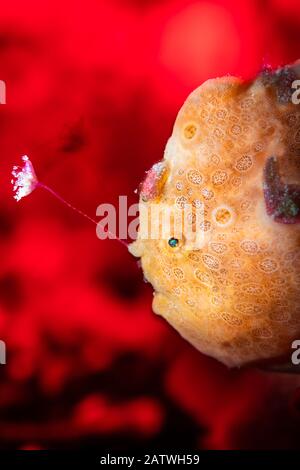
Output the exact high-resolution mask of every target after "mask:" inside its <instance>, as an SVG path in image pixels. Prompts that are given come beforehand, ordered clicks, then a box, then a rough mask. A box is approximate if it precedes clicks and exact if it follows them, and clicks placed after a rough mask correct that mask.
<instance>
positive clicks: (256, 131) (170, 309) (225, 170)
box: [13, 63, 300, 367]
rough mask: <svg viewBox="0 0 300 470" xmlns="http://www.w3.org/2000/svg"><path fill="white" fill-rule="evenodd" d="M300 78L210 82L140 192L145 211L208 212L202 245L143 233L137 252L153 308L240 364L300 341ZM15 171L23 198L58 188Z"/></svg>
mask: <svg viewBox="0 0 300 470" xmlns="http://www.w3.org/2000/svg"><path fill="white" fill-rule="evenodd" d="M299 78H300V65H299V63H296V64H293V65H289V66H285V67H282V68H280V69H277V70H271V69H269V68H266V69H265V70H264V71H263V72H261V73H260V74H259V75H258V76H257V77H256V78H255V79H254V80H253V81H251V82H249V81H247V82H244V81H242V80H240V79H238V78H235V77H229V76H227V77H223V78H217V79H213V80H208V81H207V82H205V83H204V84H202V85H201V86H200V87H199V88H197V89H196V90H195V91H194V92H193V93H192V94H191V95H190V96H189V97H188V99H187V100H186V102H185V103H184V105H183V107H182V108H181V110H180V111H179V113H178V116H177V118H176V121H175V125H174V128H173V133H172V135H171V137H170V139H169V141H168V143H167V146H166V149H165V153H164V158H163V159H162V160H161V161H160V162H158V163H156V164H155V165H154V166H153V167H152V169H151V170H150V171H149V172H148V173H147V175H146V178H145V180H144V182H143V183H142V184H141V188H140V207H141V206H142V205H143V210H145V208H146V211H147V210H148V209H149V210H150V207H151V208H152V207H153V205H154V206H155V205H160V204H164V205H167V206H170V207H174V206H176V207H177V208H178V209H179V210H184V208H185V207H186V206H187V205H189V206H190V207H192V208H194V209H195V210H196V208H198V209H199V207H200V208H201V210H202V215H203V220H202V222H201V224H200V225H199V226H197V227H196V231H201V232H202V235H203V243H202V244H201V247H199V246H198V244H196V243H195V244H194V243H193V239H189V240H187V239H185V237H184V236H182V237H177V236H175V235H174V234H173V235H172V236H170V237H169V238H168V239H165V238H164V237H160V238H156V239H152V238H145V237H143V236H142V233H141V231H139V233H138V237H137V239H136V240H135V241H134V242H133V243H131V244H130V246H129V251H130V252H131V253H132V254H133V255H134V256H136V257H139V258H140V259H141V266H142V269H143V272H144V276H145V278H146V279H147V280H148V281H149V282H150V283H151V284H152V286H153V288H154V299H153V310H154V312H155V313H157V314H159V315H161V316H163V317H164V318H165V319H166V320H167V321H168V322H169V323H170V324H171V325H172V326H173V327H174V328H175V329H176V330H177V331H178V332H179V333H180V334H181V335H182V336H183V337H184V338H185V339H186V340H188V341H189V342H190V343H191V344H193V345H194V346H195V347H196V348H197V349H198V350H200V351H201V352H202V353H204V354H207V355H210V356H212V357H214V358H216V359H218V360H219V361H221V362H222V363H224V364H226V365H227V366H229V367H234V366H242V365H245V364H249V363H253V362H257V361H262V360H267V359H277V358H280V357H284V356H286V355H287V354H289V353H290V351H291V344H292V342H293V340H294V339H297V338H300V288H299V286H300V253H299V246H300V105H298V104H295V102H294V100H293V93H294V92H295V89H294V88H293V86H294V83H295V81H297V80H299ZM23 159H24V157H23ZM13 175H14V192H15V197H16V199H17V200H19V199H21V198H22V197H24V196H27V195H28V194H30V193H31V192H32V191H33V190H34V189H35V188H36V187H38V186H42V187H44V188H45V189H47V190H48V191H50V192H51V193H52V194H53V193H54V192H53V191H52V190H51V189H50V188H48V187H46V186H44V185H41V183H39V182H38V181H37V179H36V176H35V173H34V170H33V167H32V165H31V163H30V161H29V160H28V158H27V159H25V160H24V165H23V167H22V168H21V169H18V168H15V169H14V174H13ZM56 196H57V195H56ZM58 197H59V199H62V198H61V197H60V196H58ZM63 202H65V201H63ZM67 204H68V203H67ZM68 205H69V204H68ZM71 207H72V206H71ZM72 208H73V207H72ZM75 210H76V209H75ZM79 212H80V211H79ZM150 220H151V218H150ZM93 222H95V221H93ZM156 223H157V224H158V225H159V226H160V229H163V228H164V227H162V224H163V223H164V222H163V220H162V219H160V218H159V219H156ZM191 223H193V214H192V217H191ZM159 233H162V230H161V231H160V232H159Z"/></svg>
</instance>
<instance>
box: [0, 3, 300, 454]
mask: <svg viewBox="0 0 300 470" xmlns="http://www.w3.org/2000/svg"><path fill="white" fill-rule="evenodd" d="M299 25H300V7H299V2H298V1H297V0H285V1H281V0H268V1H267V0H265V1H263V0H251V1H250V0H244V1H243V2H236V1H234V0H206V1H202V0H198V1H196V0H156V1H152V2H150V1H146V0H144V1H143V0H140V1H139V0H110V1H109V2H108V1H106V2H105V1H99V0H97V1H96V0H85V1H82V0H77V1H70V0H60V1H57V0H52V1H48V0H47V1H44V2H38V1H37V0H28V1H27V2H22V1H20V0H11V1H10V2H6V3H5V4H2V5H1V8H0V63H1V68H0V75H1V76H0V79H1V80H5V82H6V85H7V104H6V105H1V107H0V142H1V144H0V145H1V159H0V181H1V184H0V255H1V264H0V338H1V339H2V340H4V341H5V342H6V345H7V364H6V365H5V366H0V367H1V368H0V381H1V391H0V446H1V448H47V447H57V448H68V447H75V446H76V447H80V446H81V447H87V446H89V447H96V446H97V447H98V446H100V445H106V446H108V447H110V448H112V449H113V448H119V447H123V448H124V447H126V446H127V447H129V446H132V445H135V446H145V445H147V446H148V447H151V446H153V447H157V446H161V447H162V446H167V445H170V446H172V447H173V448H174V447H176V446H178V447H179V446H181V447H184V446H187V447H190V448H221V449H223V448H228V449H231V448H257V447H258V448H261V447H272V448H276V447H296V446H297V445H298V442H297V433H296V430H297V427H298V426H299V410H298V411H297V406H296V405H295V403H296V402H295V400H294V401H293V402H292V403H293V406H291V403H289V402H288V401H287V396H289V395H292V392H291V391H289V390H293V389H294V388H295V387H296V386H297V385H298V382H297V379H293V378H285V379H282V378H281V377H275V378H274V377H270V375H269V376H267V375H264V374H262V373H258V372H257V371H253V370H242V371H228V370H227V369H226V368H224V367H223V366H221V365H220V364H217V363H216V362H215V361H213V360H211V359H210V358H206V357H204V356H202V355H201V354H200V353H198V352H197V351H195V350H193V349H192V348H191V347H190V346H189V345H188V344H187V343H186V342H184V340H182V339H181V338H180V337H179V336H178V335H177V334H176V333H175V332H174V331H172V330H171V328H170V327H169V326H168V325H167V324H165V322H164V321H163V320H161V319H160V318H158V317H156V316H155V315H154V314H153V313H152V311H151V301H152V289H151V286H149V285H146V284H145V283H144V282H143V276H142V272H141V270H140V269H139V267H138V265H137V263H136V260H134V259H133V258H132V257H131V256H130V255H129V254H128V253H127V252H126V250H125V249H124V248H123V247H122V246H119V245H117V244H116V242H114V241H110V240H107V241H99V240H98V239H97V238H96V234H95V230H94V227H93V226H90V225H89V224H88V222H86V221H85V220H84V219H82V220H81V219H79V218H78V217H77V215H76V214H74V213H71V212H69V211H68V210H67V209H66V208H65V207H63V206H60V205H59V203H58V202H57V201H56V200H53V199H52V198H51V197H50V196H49V195H48V194H47V193H43V192H42V191H36V192H35V193H33V194H32V195H31V196H30V197H29V198H27V199H24V200H22V201H21V202H20V203H18V204H16V203H15V201H13V199H12V197H11V187H10V171H11V166H12V165H13V164H14V163H16V162H17V161H18V159H19V157H20V156H21V155H23V154H25V153H27V154H28V155H30V157H31V159H32V161H33V162H34V165H35V167H36V169H37V171H38V173H39V175H40V178H41V179H42V180H43V181H44V182H45V183H47V184H48V185H50V186H52V187H54V188H55V189H57V190H58V191H59V192H60V193H61V194H62V195H63V196H64V197H66V198H67V199H69V200H70V201H71V202H72V203H73V204H74V205H77V206H78V207H80V208H82V209H84V210H85V211H86V212H88V213H89V214H91V215H92V216H94V215H95V211H96V207H97V206H98V204H100V203H101V202H110V203H117V201H118V196H119V195H122V194H124V195H125V194H126V195H128V198H129V202H136V195H135V194H134V190H135V189H136V188H137V187H138V184H139V182H140V181H141V180H142V179H143V176H144V172H145V170H147V169H148V168H150V166H151V165H152V164H153V163H154V162H155V161H157V160H159V159H160V158H161V156H162V154H163V150H164V146H165V143H166V140H167V138H168V137H169V135H170V134H171V131H172V125H173V122H174V120H175V117H176V114H177V112H178V110H179V107H180V106H181V105H182V103H183V101H184V99H185V98H186V96H187V95H188V93H189V92H191V91H192V90H193V88H195V87H196V86H198V85H200V84H201V83H202V82H203V81H204V80H206V79H208V78H211V77H215V76H221V75H224V74H234V75H240V76H243V77H245V78H248V77H251V76H253V75H255V74H256V73H257V71H259V70H260V69H261V67H262V66H263V65H264V64H266V63H267V64H271V65H274V66H275V65H279V64H283V63H286V62H291V61H294V60H296V59H298V55H299V39H300V32H299V31H300V29H299Z"/></svg>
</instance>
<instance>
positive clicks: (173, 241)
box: [168, 238, 179, 248]
mask: <svg viewBox="0 0 300 470" xmlns="http://www.w3.org/2000/svg"><path fill="white" fill-rule="evenodd" d="M178 243H179V240H178V239H177V238H170V239H169V241H168V244H169V246H170V247H171V248H176V246H178Z"/></svg>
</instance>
